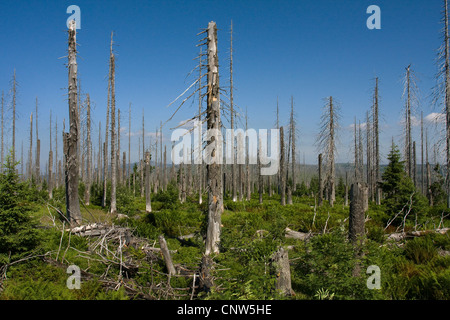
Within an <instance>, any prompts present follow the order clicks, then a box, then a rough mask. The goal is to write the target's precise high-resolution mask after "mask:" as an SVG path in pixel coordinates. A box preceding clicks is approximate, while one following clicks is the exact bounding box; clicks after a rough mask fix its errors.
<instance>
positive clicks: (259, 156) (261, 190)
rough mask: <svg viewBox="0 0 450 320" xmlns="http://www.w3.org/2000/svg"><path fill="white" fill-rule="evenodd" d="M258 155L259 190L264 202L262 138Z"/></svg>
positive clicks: (260, 201) (260, 198) (261, 200)
mask: <svg viewBox="0 0 450 320" xmlns="http://www.w3.org/2000/svg"><path fill="white" fill-rule="evenodd" d="M258 146H259V148H258V156H257V163H258V169H257V170H258V192H259V203H260V204H261V203H263V177H262V175H261V155H262V144H261V139H259V143H258Z"/></svg>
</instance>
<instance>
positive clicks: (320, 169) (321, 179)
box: [317, 153, 323, 207]
mask: <svg viewBox="0 0 450 320" xmlns="http://www.w3.org/2000/svg"><path fill="white" fill-rule="evenodd" d="M318 163H319V194H318V203H317V204H318V206H319V207H320V206H322V203H323V177H322V154H321V153H320V154H319V157H318Z"/></svg>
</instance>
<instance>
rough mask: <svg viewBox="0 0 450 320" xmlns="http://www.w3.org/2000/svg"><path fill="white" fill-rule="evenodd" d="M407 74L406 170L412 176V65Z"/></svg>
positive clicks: (405, 89)
mask: <svg viewBox="0 0 450 320" xmlns="http://www.w3.org/2000/svg"><path fill="white" fill-rule="evenodd" d="M405 69H406V74H405V88H404V93H403V94H404V95H405V94H406V101H405V129H404V130H405V170H406V173H407V175H408V177H410V178H411V177H412V143H411V65H409V66H407V67H406V68H405Z"/></svg>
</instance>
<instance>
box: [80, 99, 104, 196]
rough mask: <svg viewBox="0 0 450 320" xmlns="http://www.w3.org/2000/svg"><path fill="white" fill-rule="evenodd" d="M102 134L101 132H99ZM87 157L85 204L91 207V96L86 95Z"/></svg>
mask: <svg viewBox="0 0 450 320" xmlns="http://www.w3.org/2000/svg"><path fill="white" fill-rule="evenodd" d="M99 133H100V131H99ZM86 140H87V141H86V149H87V150H86V155H87V161H86V165H87V168H86V169H87V170H86V171H87V175H86V188H85V191H84V203H85V204H86V205H89V203H90V198H91V170H92V169H91V99H90V97H89V94H87V95H86Z"/></svg>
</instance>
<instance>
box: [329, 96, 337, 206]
mask: <svg viewBox="0 0 450 320" xmlns="http://www.w3.org/2000/svg"><path fill="white" fill-rule="evenodd" d="M329 107H330V144H329V149H328V166H329V170H330V171H329V175H328V181H329V192H330V193H329V196H328V199H329V201H330V205H331V206H333V205H334V201H335V200H336V195H335V193H336V191H335V188H336V186H335V159H334V148H335V142H334V141H335V136H334V134H335V123H334V117H335V116H334V106H333V97H330V105H329Z"/></svg>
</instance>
